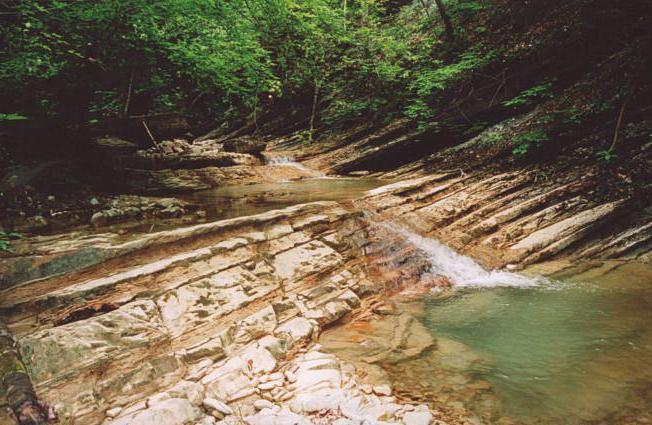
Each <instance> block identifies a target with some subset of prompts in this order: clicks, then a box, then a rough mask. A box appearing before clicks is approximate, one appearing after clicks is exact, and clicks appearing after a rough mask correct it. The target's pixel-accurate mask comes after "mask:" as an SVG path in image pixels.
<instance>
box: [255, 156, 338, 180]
mask: <svg viewBox="0 0 652 425" xmlns="http://www.w3.org/2000/svg"><path fill="white" fill-rule="evenodd" d="M265 160H266V163H267V165H279V166H286V167H294V168H296V169H299V170H301V171H304V172H306V173H308V174H310V175H311V176H312V177H325V176H326V175H325V174H324V173H322V172H320V171H317V170H313V169H311V168H308V167H306V166H305V165H303V164H302V163H300V162H296V161H295V160H294V158H293V157H291V156H266V157H265Z"/></svg>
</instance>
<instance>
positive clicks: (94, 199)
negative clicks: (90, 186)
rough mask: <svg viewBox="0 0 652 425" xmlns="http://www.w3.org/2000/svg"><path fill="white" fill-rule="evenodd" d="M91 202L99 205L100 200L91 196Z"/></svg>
mask: <svg viewBox="0 0 652 425" xmlns="http://www.w3.org/2000/svg"><path fill="white" fill-rule="evenodd" d="M90 203H91V205H99V204H100V201H98V200H97V198H91V200H90Z"/></svg>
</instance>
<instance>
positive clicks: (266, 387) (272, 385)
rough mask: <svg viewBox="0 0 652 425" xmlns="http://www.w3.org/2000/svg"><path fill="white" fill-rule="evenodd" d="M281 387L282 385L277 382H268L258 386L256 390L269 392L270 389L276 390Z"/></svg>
mask: <svg viewBox="0 0 652 425" xmlns="http://www.w3.org/2000/svg"><path fill="white" fill-rule="evenodd" d="M281 385H283V384H282V383H281V382H279V381H269V382H263V383H262V384H258V388H259V389H261V390H263V391H269V390H271V389H272V388H276V387H278V386H281Z"/></svg>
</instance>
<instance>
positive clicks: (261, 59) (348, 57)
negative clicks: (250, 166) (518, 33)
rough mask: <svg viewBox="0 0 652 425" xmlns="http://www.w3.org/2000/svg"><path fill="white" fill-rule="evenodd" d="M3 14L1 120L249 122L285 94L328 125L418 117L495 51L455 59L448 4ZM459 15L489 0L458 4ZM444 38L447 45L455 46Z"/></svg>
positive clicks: (105, 2) (296, 0) (187, 1)
mask: <svg viewBox="0 0 652 425" xmlns="http://www.w3.org/2000/svg"><path fill="white" fill-rule="evenodd" d="M3 4H5V6H4V7H3V8H2V14H0V19H1V20H2V28H1V29H0V46H1V47H0V54H1V56H2V58H3V60H2V63H1V64H0V91H1V92H2V93H7V99H12V101H11V102H6V103H5V106H4V107H3V110H0V113H2V115H0V119H8V118H11V117H16V116H28V117H36V118H41V117H59V118H64V119H68V120H70V119H74V120H77V121H86V120H89V119H93V118H98V117H102V116H119V115H127V114H131V115H134V114H146V113H155V112H166V111H182V112H185V113H195V114H200V115H203V116H208V117H213V118H215V119H218V120H219V119H221V118H229V117H237V116H246V115H248V114H252V113H255V112H257V111H259V110H261V109H262V108H264V107H265V106H266V105H269V104H270V103H272V102H274V101H275V100H278V99H290V100H293V99H296V100H300V101H303V102H304V103H307V101H308V99H312V97H313V95H314V94H315V92H316V91H317V94H318V95H319V102H320V103H322V102H323V101H324V100H325V101H327V103H328V105H330V107H329V108H328V112H327V116H326V117H325V119H326V120H327V122H329V123H340V124H341V123H345V122H347V120H351V119H356V118H359V117H362V116H371V117H387V116H395V115H402V114H405V115H406V116H407V117H408V118H411V119H414V120H419V121H421V122H425V121H427V120H428V119H429V118H430V117H431V113H430V110H429V108H430V106H429V103H430V102H431V101H432V100H433V99H435V98H436V97H437V96H438V93H440V92H441V91H443V90H444V89H445V87H446V85H447V84H448V83H449V82H450V81H452V80H454V79H455V78H456V77H458V76H459V75H460V74H461V73H462V72H464V71H467V70H469V69H471V68H473V67H476V66H479V65H481V64H482V63H484V61H486V60H487V59H488V58H489V56H490V55H492V54H493V52H483V51H481V50H479V49H476V50H474V51H472V52H466V53H465V54H464V55H462V56H460V57H459V58H458V59H453V60H452V61H450V63H449V64H446V65H444V63H443V60H442V55H443V54H445V53H446V52H447V51H448V48H447V47H446V45H445V40H444V39H445V37H443V29H442V26H441V23H440V22H439V15H438V14H437V12H436V8H435V5H434V4H432V5H429V4H427V3H422V4H420V5H416V4H415V5H413V6H411V5H409V4H406V3H403V4H401V3H398V4H397V3H396V2H392V1H378V0H356V1H351V0H342V1H340V0H337V1H334V0H233V1H223V0H157V1H153V2H149V1H143V0H97V1H61V0H45V1H44V0H22V1H14V2H9V3H7V2H5V3H3ZM447 5H448V6H449V7H450V13H452V15H453V17H454V19H455V20H456V23H457V21H461V20H464V19H465V16H467V15H469V14H473V13H477V12H478V11H479V10H481V9H483V8H484V6H483V5H482V3H480V2H474V1H468V0H467V1H464V0H449V1H448V2H447ZM442 46H443V47H442Z"/></svg>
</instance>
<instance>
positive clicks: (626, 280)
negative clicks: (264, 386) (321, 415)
mask: <svg viewBox="0 0 652 425" xmlns="http://www.w3.org/2000/svg"><path fill="white" fill-rule="evenodd" d="M395 230H396V231H397V232H399V233H401V232H403V233H406V234H405V235H404V236H406V237H407V238H408V239H410V240H411V242H412V243H414V244H415V245H416V246H418V247H420V248H421V249H422V250H423V251H424V252H426V253H428V254H429V255H431V263H432V272H433V273H436V274H441V275H447V276H448V277H450V278H451V280H452V281H453V283H454V286H455V289H454V291H452V292H451V293H449V294H446V295H444V294H433V295H430V296H426V297H424V298H422V299H420V300H417V301H414V300H411V301H407V300H404V301H403V302H401V299H400V297H399V298H398V299H397V307H398V311H397V314H399V315H405V314H409V315H410V316H413V317H414V318H415V320H417V321H418V322H419V323H420V326H422V327H423V328H424V329H425V330H426V331H424V332H427V333H429V334H430V335H431V338H432V340H433V342H434V344H433V346H432V348H431V349H429V350H424V351H423V352H422V353H421V354H420V355H419V356H418V357H416V358H404V359H402V360H400V361H398V362H397V361H395V359H396V358H400V356H399V355H397V354H396V353H393V354H392V356H391V358H392V359H393V360H392V361H386V362H383V361H379V362H378V361H374V363H375V364H376V366H379V367H380V368H381V369H382V373H383V374H384V378H385V379H389V381H391V383H392V384H393V386H394V388H395V389H396V390H397V394H398V395H402V396H404V397H405V398H408V399H409V398H413V399H415V400H418V401H419V402H428V403H431V404H432V405H433V407H435V408H436V409H443V410H446V409H449V410H451V411H452V412H455V415H453V416H454V417H456V418H461V419H460V420H461V421H462V422H463V423H483V424H485V423H486V424H494V423H496V424H635V423H652V266H650V265H646V264H641V263H634V262H632V263H611V264H609V263H607V264H606V265H605V267H603V268H602V269H601V270H600V271H599V272H597V271H596V270H593V271H591V272H586V273H583V274H577V275H574V276H572V277H565V278H559V279H551V280H545V279H527V278H524V277H522V276H518V275H514V274H512V273H507V272H494V273H490V272H486V271H484V270H482V269H481V268H480V267H479V266H478V265H477V264H476V263H474V262H473V261H472V260H470V259H468V258H466V257H463V256H459V255H457V254H455V253H454V252H452V251H451V250H449V249H448V248H446V247H444V246H443V245H441V244H438V243H437V242H436V241H433V240H431V239H427V238H421V237H419V236H416V235H414V234H411V233H409V232H407V231H405V230H404V229H401V228H400V227H399V228H396V229H395ZM483 279H484V280H485V281H484V283H483ZM501 281H504V282H503V283H504V285H503V284H501ZM396 323H397V319H396V315H394V316H381V317H380V319H379V320H378V321H374V322H371V323H368V324H367V325H366V326H364V327H361V326H360V324H359V323H358V324H355V323H353V324H350V325H345V326H342V327H339V328H334V329H332V330H331V331H329V332H327V333H325V334H324V336H323V337H322V344H323V345H324V346H325V348H326V349H329V350H331V351H333V352H336V353H337V354H338V355H340V356H341V357H343V358H345V359H347V360H349V361H352V362H354V363H358V364H359V365H360V366H361V367H363V368H364V367H367V368H368V367H369V365H362V364H361V362H363V361H364V360H362V359H369V358H375V359H377V358H378V352H381V351H382V347H381V346H382V344H384V343H385V341H386V340H388V339H389V338H391V337H390V336H388V335H391V328H394V329H396V326H397V325H396ZM394 332H395V331H394ZM415 335H416V336H414V337H413V338H422V339H423V337H422V336H419V333H416V334H415ZM374 337H376V339H374ZM411 338H412V336H411ZM387 345H388V347H389V346H391V342H389V341H387ZM409 345H410V344H408V346H409ZM413 345H414V344H413ZM393 348H394V349H395V348H396V347H395V346H394V347H393ZM408 348H409V347H408ZM387 349H389V348H387ZM365 350H367V352H365ZM388 358H389V357H388ZM376 366H374V367H376ZM460 412H462V413H460Z"/></svg>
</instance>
